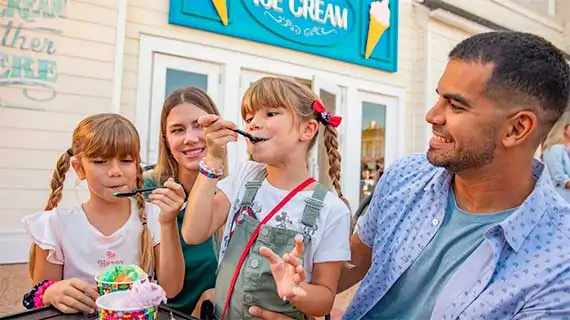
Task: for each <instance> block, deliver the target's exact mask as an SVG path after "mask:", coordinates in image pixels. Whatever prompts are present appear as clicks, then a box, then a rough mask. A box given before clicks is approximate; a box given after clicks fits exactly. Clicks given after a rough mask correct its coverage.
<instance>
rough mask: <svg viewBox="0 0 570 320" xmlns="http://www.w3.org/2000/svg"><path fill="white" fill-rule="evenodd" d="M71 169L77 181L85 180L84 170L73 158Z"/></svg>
mask: <svg viewBox="0 0 570 320" xmlns="http://www.w3.org/2000/svg"><path fill="white" fill-rule="evenodd" d="M71 167H72V168H73V171H75V174H76V175H77V178H79V180H85V170H83V166H82V165H81V161H80V160H79V159H77V158H75V157H73V158H71Z"/></svg>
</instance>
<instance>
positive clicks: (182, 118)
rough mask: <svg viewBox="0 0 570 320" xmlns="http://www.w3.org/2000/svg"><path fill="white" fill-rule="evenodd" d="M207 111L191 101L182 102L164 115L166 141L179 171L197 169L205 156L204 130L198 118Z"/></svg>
mask: <svg viewBox="0 0 570 320" xmlns="http://www.w3.org/2000/svg"><path fill="white" fill-rule="evenodd" d="M207 114H208V113H207V112H206V111H204V110H202V109H200V108H198V107H197V106H195V105H193V104H191V103H186V102H185V103H182V104H179V105H177V106H176V107H174V108H172V110H170V113H169V114H168V117H166V141H167V143H168V148H169V149H170V152H171V153H172V156H173V157H174V160H176V162H178V167H179V168H180V171H198V168H199V165H200V160H201V159H202V158H203V157H205V156H206V142H205V140H204V130H203V128H202V126H200V125H199V124H198V118H200V117H201V116H204V115H207Z"/></svg>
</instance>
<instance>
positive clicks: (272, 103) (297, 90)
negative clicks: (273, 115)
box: [241, 77, 348, 205]
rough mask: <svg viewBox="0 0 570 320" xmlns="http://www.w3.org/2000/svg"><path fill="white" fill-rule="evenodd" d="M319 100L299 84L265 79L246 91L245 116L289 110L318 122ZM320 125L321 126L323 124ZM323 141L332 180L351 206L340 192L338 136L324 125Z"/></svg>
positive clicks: (298, 117) (314, 139)
mask: <svg viewBox="0 0 570 320" xmlns="http://www.w3.org/2000/svg"><path fill="white" fill-rule="evenodd" d="M315 100H320V99H319V97H318V96H317V95H316V94H315V93H314V92H313V91H311V90H310V89H309V88H307V87H306V86H304V85H302V84H300V83H298V82H297V81H295V80H290V79H287V78H279V77H264V78H261V79H259V80H257V81H256V82H254V83H253V84H252V85H251V87H249V89H248V90H247V91H246V93H245V94H244V97H243V100H242V106H241V114H242V118H243V119H245V117H246V115H248V114H253V113H255V112H256V111H257V110H259V109H260V108H262V107H267V108H285V109H287V110H289V111H290V112H292V113H293V114H294V115H295V118H296V119H300V120H301V121H308V120H311V119H318V114H317V112H315V111H314V110H313V102H314V101H315ZM319 123H320V122H319ZM323 127H324V130H325V131H324V132H323V139H324V145H325V149H326V151H327V154H328V158H329V159H328V160H329V172H328V175H329V178H330V179H331V184H332V186H333V187H334V189H335V190H336V192H337V194H338V196H339V197H340V198H341V199H342V200H343V201H344V202H345V203H346V204H347V205H348V201H347V200H346V198H345V197H344V196H343V194H342V191H341V188H340V161H341V156H340V152H339V151H338V134H337V131H336V128H335V127H333V126H332V125H330V124H323ZM317 137H318V134H315V137H314V138H313V140H311V143H310V144H309V150H310V149H311V148H312V147H313V146H314V145H315V142H316V141H317Z"/></svg>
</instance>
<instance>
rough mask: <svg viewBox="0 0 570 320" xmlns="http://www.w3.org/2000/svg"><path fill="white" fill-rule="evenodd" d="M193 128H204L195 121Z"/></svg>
mask: <svg viewBox="0 0 570 320" xmlns="http://www.w3.org/2000/svg"><path fill="white" fill-rule="evenodd" d="M194 129H204V126H203V125H201V124H199V123H196V124H194Z"/></svg>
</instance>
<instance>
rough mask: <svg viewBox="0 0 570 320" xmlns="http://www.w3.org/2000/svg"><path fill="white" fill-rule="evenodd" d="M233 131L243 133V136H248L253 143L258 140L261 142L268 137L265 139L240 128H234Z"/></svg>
mask: <svg viewBox="0 0 570 320" xmlns="http://www.w3.org/2000/svg"><path fill="white" fill-rule="evenodd" d="M233 131H234V132H237V133H239V134H241V135H242V136H244V137H246V138H248V139H249V140H250V141H251V142H252V143H257V142H261V141H265V140H267V139H265V138H259V137H255V136H252V135H251V134H249V133H247V132H245V131H243V130H240V129H233Z"/></svg>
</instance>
